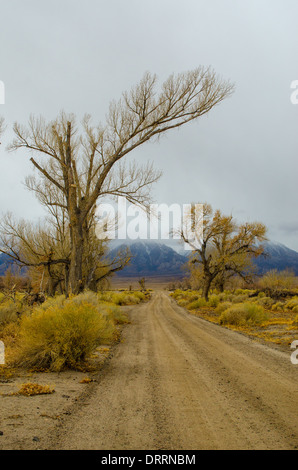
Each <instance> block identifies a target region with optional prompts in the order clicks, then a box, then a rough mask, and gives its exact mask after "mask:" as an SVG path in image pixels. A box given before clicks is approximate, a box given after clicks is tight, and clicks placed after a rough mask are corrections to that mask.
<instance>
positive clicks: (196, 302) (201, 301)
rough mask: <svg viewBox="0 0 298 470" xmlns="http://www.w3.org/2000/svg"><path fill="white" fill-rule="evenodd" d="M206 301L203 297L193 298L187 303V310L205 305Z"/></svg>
mask: <svg viewBox="0 0 298 470" xmlns="http://www.w3.org/2000/svg"><path fill="white" fill-rule="evenodd" d="M206 305H207V302H206V300H205V299H204V298H201V299H198V300H194V301H193V302H190V303H189V304H188V305H187V308H188V309H189V310H196V309H197V308H201V307H206Z"/></svg>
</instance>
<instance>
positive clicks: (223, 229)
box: [181, 204, 266, 300]
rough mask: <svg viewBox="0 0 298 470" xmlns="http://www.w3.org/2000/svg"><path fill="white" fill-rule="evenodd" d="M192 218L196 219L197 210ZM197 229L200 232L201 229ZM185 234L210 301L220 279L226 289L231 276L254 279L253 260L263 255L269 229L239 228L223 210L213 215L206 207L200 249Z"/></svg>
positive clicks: (256, 225) (245, 226) (257, 226)
mask: <svg viewBox="0 0 298 470" xmlns="http://www.w3.org/2000/svg"><path fill="white" fill-rule="evenodd" d="M189 217H190V218H192V219H194V210H193V211H191V213H190V216H189ZM195 229H197V231H199V227H195ZM181 235H182V238H183V239H184V241H185V242H186V243H188V244H189V245H191V246H192V248H193V250H194V252H193V256H192V258H191V263H192V264H198V265H199V266H200V271H201V273H200V276H201V279H202V285H203V296H204V297H205V299H206V300H208V295H209V290H210V287H211V284H212V283H213V282H214V281H215V280H216V279H218V280H219V281H220V284H221V289H223V287H224V283H225V281H226V279H227V275H230V274H232V275H235V274H237V275H239V276H240V277H242V278H243V279H245V280H249V279H250V278H251V276H252V271H251V267H252V264H251V259H252V258H253V257H257V256H259V255H260V254H261V253H262V252H263V246H262V245H260V242H262V241H265V240H266V236H265V235H266V227H265V226H264V225H263V224H260V223H257V222H255V223H246V224H242V225H237V224H236V222H235V221H234V219H233V216H225V215H222V214H221V212H220V211H219V210H217V211H215V212H213V210H212V207H211V206H210V205H208V204H204V208H203V237H202V240H201V244H200V246H199V247H198V246H195V245H194V244H193V242H192V241H191V240H190V239H189V238H188V236H187V235H186V234H185V233H183V231H182V233H181Z"/></svg>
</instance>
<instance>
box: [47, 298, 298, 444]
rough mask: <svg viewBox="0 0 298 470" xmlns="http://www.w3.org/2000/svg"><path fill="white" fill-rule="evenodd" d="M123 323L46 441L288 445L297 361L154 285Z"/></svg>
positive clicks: (293, 435) (297, 409) (295, 438)
mask: <svg viewBox="0 0 298 470" xmlns="http://www.w3.org/2000/svg"><path fill="white" fill-rule="evenodd" d="M130 318H131V324H130V325H128V326H126V327H125V328H124V331H123V340H122V342H121V343H119V344H118V345H117V346H116V348H115V350H114V354H113V356H112V357H111V359H110V360H109V362H108V363H107V365H106V367H105V368H104V370H103V371H101V372H100V374H99V376H98V383H96V384H94V386H93V388H92V390H91V392H90V394H89V395H88V396H87V397H85V399H84V400H83V401H81V402H79V403H78V405H77V409H76V410H75V412H73V413H72V415H71V416H70V417H69V418H67V420H66V421H65V422H64V423H63V424H62V426H61V427H60V428H58V429H57V430H56V433H54V434H53V435H52V436H51V438H50V439H49V442H48V446H47V448H52V449H54V448H55V449H98V450H124V449H132V450H138V449H140V450H173V449H174V450H200V449H296V448H298V434H297V424H298V423H297V421H298V420H297V414H298V393H297V391H298V379H297V375H298V366H294V365H292V364H291V362H290V353H291V351H290V349H289V354H287V353H284V352H281V351H278V350H275V349H272V348H269V347H267V346H264V345H262V344H259V343H257V342H255V341H252V340H251V339H250V338H248V337H245V336H244V335H242V334H239V333H235V332H233V331H230V330H228V329H225V328H222V327H220V326H217V325H214V324H211V323H209V322H207V321H204V320H202V319H200V318H198V317H195V316H193V315H190V314H188V313H187V312H186V311H185V310H184V309H182V308H181V307H179V306H177V305H176V303H175V302H174V301H173V300H172V299H171V298H170V297H169V296H168V295H167V294H166V293H163V292H156V293H155V294H154V295H153V297H152V300H151V301H150V302H148V303H146V304H142V305H140V306H137V307H134V308H132V309H131V311H130Z"/></svg>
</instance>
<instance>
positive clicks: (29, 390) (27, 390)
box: [15, 383, 55, 397]
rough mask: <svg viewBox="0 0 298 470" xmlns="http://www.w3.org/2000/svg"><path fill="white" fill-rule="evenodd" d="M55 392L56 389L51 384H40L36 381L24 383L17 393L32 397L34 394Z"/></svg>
mask: <svg viewBox="0 0 298 470" xmlns="http://www.w3.org/2000/svg"><path fill="white" fill-rule="evenodd" d="M54 392H55V389H54V388H52V387H50V386H49V385H39V384H36V383H27V384H22V385H21V386H20V389H19V391H18V392H16V393H15V395H24V396H25V397H32V396H34V395H49V394H52V393H54Z"/></svg>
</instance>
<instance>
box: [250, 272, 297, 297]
mask: <svg viewBox="0 0 298 470" xmlns="http://www.w3.org/2000/svg"><path fill="white" fill-rule="evenodd" d="M259 285H260V287H261V289H265V290H267V291H269V292H270V295H277V294H278V293H279V292H281V291H284V290H289V289H294V288H295V287H297V278H296V277H295V274H294V273H293V272H291V271H289V270H285V271H277V270H276V269H273V270H271V271H268V272H267V273H266V274H265V275H264V276H263V277H262V279H260V281H259Z"/></svg>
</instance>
